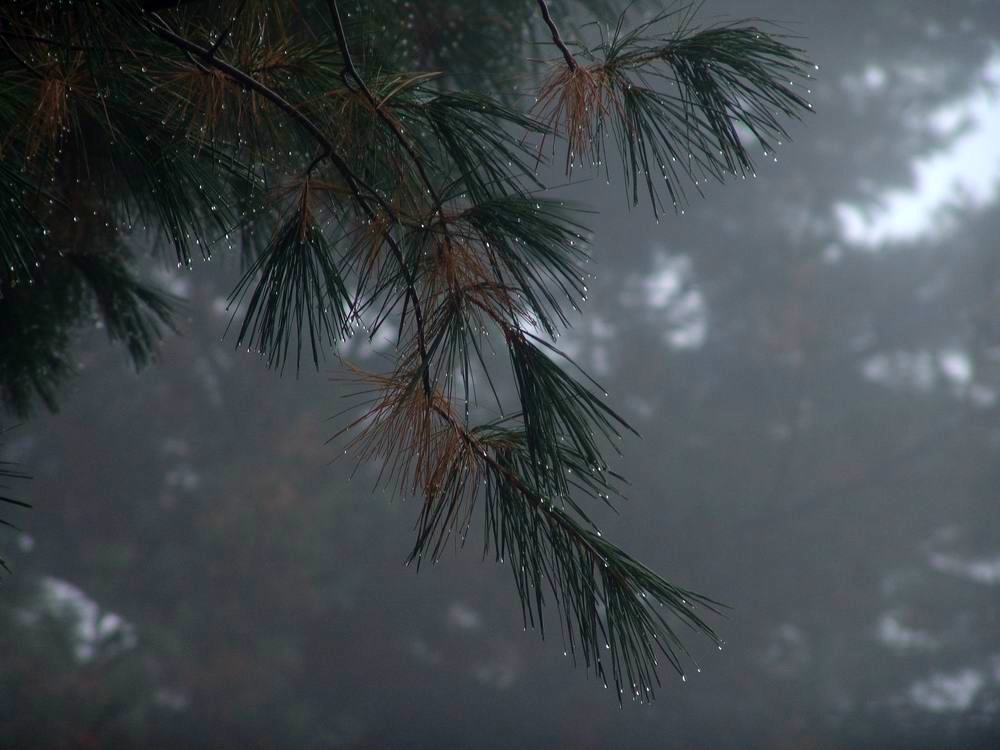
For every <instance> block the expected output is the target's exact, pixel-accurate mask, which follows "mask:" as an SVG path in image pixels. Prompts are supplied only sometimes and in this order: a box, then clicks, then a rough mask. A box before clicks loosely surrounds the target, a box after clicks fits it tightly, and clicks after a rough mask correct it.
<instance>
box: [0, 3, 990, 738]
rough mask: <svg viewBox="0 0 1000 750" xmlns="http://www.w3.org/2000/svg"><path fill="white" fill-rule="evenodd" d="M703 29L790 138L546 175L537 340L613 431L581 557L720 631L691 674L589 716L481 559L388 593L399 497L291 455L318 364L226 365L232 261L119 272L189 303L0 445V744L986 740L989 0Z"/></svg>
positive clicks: (310, 424)
mask: <svg viewBox="0 0 1000 750" xmlns="http://www.w3.org/2000/svg"><path fill="white" fill-rule="evenodd" d="M701 12H702V16H701V17H702V18H703V19H704V20H712V19H714V18H716V17H717V16H730V17H732V16H738V17H741V16H746V15H753V16H759V17H763V18H768V19H775V20H779V21H781V22H782V23H783V25H784V27H785V28H786V29H787V30H788V31H789V32H790V33H793V34H796V35H800V36H801V39H800V40H799V42H798V43H799V46H802V47H803V48H805V49H806V50H807V51H808V54H809V56H810V58H811V59H812V60H814V61H815V62H816V63H817V64H818V66H819V69H818V70H816V71H815V80H814V81H813V85H812V91H811V94H810V95H809V98H810V101H811V102H812V104H813V109H814V113H813V114H811V115H809V116H807V117H805V118H804V120H803V121H802V122H801V123H794V124H792V125H791V126H790V131H791V134H792V136H793V140H792V141H791V142H787V143H784V144H782V146H781V148H780V149H779V150H778V151H777V152H776V153H768V154H766V155H764V154H760V155H759V158H758V162H757V164H758V168H757V177H756V178H755V179H748V180H746V181H741V180H735V181H730V182H729V183H727V184H724V185H720V184H710V185H707V186H705V189H704V193H705V195H704V197H701V198H697V197H695V198H693V199H692V201H691V203H690V205H688V206H687V207H686V208H685V210H684V212H683V213H680V214H677V215H672V214H671V215H666V216H662V217H661V218H660V220H659V221H658V222H657V221H656V220H655V219H654V217H653V216H652V212H651V211H650V210H649V209H648V206H645V205H640V206H639V207H636V208H631V209H630V208H629V206H628V205H627V203H626V200H625V198H624V196H623V191H622V185H621V182H620V180H618V181H617V182H616V180H615V178H616V175H615V173H614V172H613V171H612V173H611V177H612V184H611V185H607V184H606V183H605V180H604V176H603V174H590V173H589V172H582V171H579V170H578V171H577V172H574V175H573V184H571V185H568V186H564V187H561V188H559V189H557V190H556V191H555V194H556V195H560V196H565V197H566V198H567V199H577V200H582V201H584V202H585V203H587V204H589V205H590V206H592V207H594V208H596V209H597V210H598V211H599V214H597V215H595V216H593V217H588V221H589V223H590V225H591V227H592V229H593V260H592V261H591V268H590V270H591V271H592V272H593V273H594V274H595V276H596V278H595V280H594V282H593V283H592V284H591V285H590V296H589V299H588V302H587V304H586V305H585V306H584V308H583V312H582V314H581V315H580V316H578V317H577V318H576V319H575V321H574V329H573V331H572V332H570V333H568V334H567V335H566V336H565V337H564V338H563V339H561V340H560V344H561V345H562V346H563V348H564V349H565V350H566V351H567V352H568V353H569V354H571V355H572V356H574V357H575V358H577V360H578V361H579V362H580V363H581V365H583V366H584V367H585V368H587V369H588V370H589V371H590V372H591V373H593V374H594V375H595V376H596V377H597V378H598V379H599V380H600V381H601V383H602V385H603V386H604V387H605V388H606V389H607V390H608V392H609V394H610V396H609V403H610V404H611V405H613V406H615V407H616V408H618V409H619V411H620V412H621V413H622V415H623V416H624V417H625V418H626V419H628V420H629V421H630V422H631V423H632V424H633V425H634V426H635V427H636V428H637V430H638V431H639V432H640V433H641V434H642V439H635V438H631V439H627V440H625V441H624V442H623V444H622V446H621V447H622V450H623V457H622V458H621V459H620V460H616V462H615V464H614V468H615V469H616V470H618V471H620V472H621V473H623V474H624V475H625V476H627V477H628V478H629V481H630V483H631V486H630V487H629V492H628V494H629V498H630V499H629V500H628V501H627V502H625V503H622V504H621V506H620V508H619V510H620V513H619V514H618V515H614V514H611V513H603V514H602V513H601V512H600V509H598V510H597V515H598V517H599V520H600V523H601V527H602V531H603V532H604V534H605V536H607V537H609V538H611V539H613V540H615V542H616V543H618V544H620V545H621V546H623V547H624V548H625V549H626V550H628V551H629V552H630V553H632V554H634V555H635V556H636V557H638V558H639V559H641V560H642V561H643V562H644V563H646V564H647V565H648V566H650V567H651V568H653V569H654V570H656V571H657V572H659V573H661V574H662V575H664V577H666V578H667V579H668V580H671V581H673V582H676V583H678V584H681V585H684V586H686V587H688V588H691V589H693V590H695V591H698V592H700V593H703V594H706V595H708V596H710V597H712V598H713V599H716V600H719V601H721V602H724V603H725V604H726V605H728V609H726V610H725V616H724V617H715V618H713V619H712V625H713V626H714V627H716V628H717V630H718V631H719V632H720V634H721V635H722V637H723V638H724V640H725V647H724V648H723V649H722V650H717V649H716V647H715V646H714V645H713V644H711V643H710V642H708V641H707V640H705V639H700V638H699V636H698V635H697V634H695V633H690V634H689V635H687V637H686V640H685V642H686V644H687V645H688V646H689V647H690V649H691V652H692V655H693V657H694V658H695V659H696V660H697V664H698V665H699V667H700V671H695V670H694V669H692V670H690V671H689V673H688V675H687V679H686V680H685V681H683V682H682V681H681V679H680V677H679V676H678V675H676V674H674V673H673V672H670V671H669V670H664V671H662V672H661V678H662V679H663V686H662V688H661V689H660V691H659V693H658V695H657V700H656V701H655V702H654V703H653V704H652V705H638V704H632V703H629V702H626V703H625V705H624V706H623V707H622V708H619V705H618V702H617V699H616V696H615V695H614V690H613V689H612V690H605V689H604V687H603V685H602V683H601V682H600V680H597V679H595V678H594V677H593V675H590V676H589V677H588V675H587V673H586V671H585V670H584V669H583V668H582V666H580V667H577V668H574V667H573V666H572V664H571V663H570V659H568V658H567V657H565V656H564V655H563V650H564V647H563V644H562V642H561V641H560V640H559V638H558V635H555V636H550V637H548V638H547V639H546V640H544V641H543V640H541V639H540V638H539V635H538V633H537V632H533V631H531V630H528V631H525V630H524V627H523V623H522V618H521V608H520V604H519V601H518V599H517V595H516V592H515V590H514V587H513V585H512V583H513V581H512V580H511V575H510V571H509V570H506V569H505V568H504V567H503V566H500V565H497V564H495V563H493V562H492V560H491V559H487V560H483V559H482V553H481V547H480V546H479V539H480V537H479V536H476V535H475V534H472V535H470V537H469V543H468V545H467V546H466V548H465V549H464V550H461V551H456V552H454V553H451V552H449V554H447V555H445V556H444V557H443V559H442V560H441V562H440V563H439V564H437V565H435V566H424V567H423V568H422V569H421V570H420V571H419V573H418V572H415V571H414V569H413V568H412V567H411V568H407V567H404V565H403V560H404V558H405V557H406V555H407V553H408V552H409V551H410V548H411V546H412V527H413V523H414V522H415V520H416V517H417V508H416V504H415V503H412V502H409V503H408V502H403V501H402V500H401V499H400V498H398V497H395V496H394V495H393V493H392V492H391V491H390V490H389V489H388V488H385V489H383V488H378V489H374V485H375V482H374V480H375V477H376V475H377V473H378V467H373V466H360V467H357V466H356V465H355V464H354V462H352V461H351V460H350V456H344V455H343V453H344V451H343V448H344V445H343V441H333V442H330V443H327V442H326V441H327V440H328V438H330V437H331V436H332V435H334V434H335V433H336V432H337V430H338V429H340V427H342V426H343V424H344V419H345V418H344V417H339V418H333V419H331V417H333V415H335V414H337V413H338V412H340V411H341V410H343V409H344V408H345V407H346V406H348V405H349V402H345V401H344V399H343V398H342V397H343V395H344V394H345V393H346V392H347V391H348V390H350V389H349V388H347V387H345V386H344V385H343V384H342V383H340V382H338V381H337V380H336V376H337V374H338V369H337V368H338V365H337V363H336V360H335V359H332V358H331V359H329V360H328V361H327V363H326V365H325V366H324V367H323V368H321V370H320V371H319V372H312V371H308V370H305V369H304V370H303V371H302V373H301V375H300V376H299V377H298V378H296V377H295V376H294V374H286V375H285V376H284V377H279V376H278V374H277V373H275V372H273V371H269V370H267V369H266V368H265V366H264V363H263V362H262V361H261V359H260V358H259V357H256V356H254V355H251V354H247V353H246V352H245V351H236V350H234V348H233V343H232V336H231V335H230V336H229V337H227V338H225V339H223V338H222V336H223V332H224V330H225V327H226V323H227V321H228V314H227V313H226V311H225V297H226V295H227V293H228V292H229V290H230V289H231V288H232V286H233V285H234V284H235V282H236V281H237V280H238V277H239V270H238V264H237V261H236V260H235V259H229V260H228V261H227V259H225V258H221V259H218V260H215V261H212V262H211V263H204V264H202V263H196V265H195V266H194V269H193V270H192V271H190V272H188V271H179V270H176V269H173V268H172V267H171V268H169V269H167V268H160V267H158V266H156V265H155V264H153V263H151V264H150V274H151V275H152V276H153V277H154V278H155V279H156V280H158V281H159V283H161V284H163V285H165V286H167V287H168V288H170V289H171V290H172V291H174V292H175V293H177V294H179V295H181V296H182V297H183V298H184V299H185V305H186V307H185V312H184V315H183V316H182V326H181V327H182V333H181V335H178V336H175V337H171V338H170V339H168V340H167V341H166V342H165V344H164V346H163V347H162V349H161V352H160V358H159V362H158V364H157V365H156V366H154V367H152V368H150V369H147V370H145V371H143V372H142V373H140V374H138V375H136V374H135V373H134V372H132V370H131V369H130V368H129V367H128V366H127V363H126V362H125V361H124V358H123V356H122V354H121V352H119V351H117V350H113V349H111V348H110V347H108V346H107V345H106V343H105V341H104V339H103V334H102V333H101V332H100V331H95V332H93V333H92V334H88V335H86V336H84V337H83V338H82V340H81V342H80V345H79V347H78V348H77V352H76V356H77V359H78V365H79V368H80V370H81V374H80V377H79V378H77V379H76V380H75V381H73V383H72V385H71V386H70V387H69V388H67V389H66V391H65V393H64V394H63V396H62V409H61V412H60V413H58V414H55V415H39V416H38V417H36V418H34V419H32V420H31V421H30V422H27V423H25V424H22V425H20V426H18V427H16V428H15V429H13V430H11V431H9V432H7V433H5V434H4V436H3V442H4V445H3V448H2V454H0V458H3V459H5V460H9V461H17V462H19V463H21V464H22V465H23V467H24V469H25V470H26V471H29V472H30V473H31V474H32V476H33V479H32V480H31V481H30V482H24V483H19V484H18V486H17V488H16V490H17V496H18V497H21V498H24V499H26V500H29V501H30V502H31V503H32V504H33V506H34V507H33V509H32V510H30V511H28V512H18V514H17V517H16V519H12V520H15V521H16V523H17V524H18V526H19V527H20V529H21V531H19V532H10V531H5V532H4V533H3V534H2V536H0V546H2V549H3V551H4V555H5V557H6V558H7V560H8V562H9V564H10V565H11V567H12V569H13V574H12V575H9V576H7V577H6V578H5V580H4V583H3V586H2V587H0V621H2V624H0V641H2V642H0V746H2V747H4V748H7V747H10V748H28V747H112V746H114V747H118V748H127V747H163V748H179V747H220V748H221V747H227V748H228V747H234V748H235V747H241V748H242V747H261V748H269V747H297V748H382V747H391V748H437V747H477V748H510V747H521V748H550V747H573V748H579V749H581V750H586V749H587V748H604V747H618V748H723V749H726V748H732V749H734V750H735V749H736V748H739V749H740V750H745V749H748V748H769V749H771V748H773V749H779V748H799V747H802V748H853V747H882V748H893V747H898V748H940V747H949V748H992V747H1000V510H998V497H1000V469H998V467H1000V460H998V459H1000V421H998V417H1000V403H998V397H1000V254H998V247H997V237H998V236H1000V211H998V205H1000V203H998V198H1000V196H998V189H1000V137H998V136H1000V7H998V6H996V5H995V4H994V3H991V2H975V1H974V0H965V1H964V2H958V1H956V2H951V3H940V2H913V1H909V0H908V1H906V2H904V1H903V0H899V1H898V2H890V1H887V0H880V1H878V2H858V1H854V0H852V1H850V2H843V3H801V2H791V1H790V0H753V2H751V1H750V0H746V1H745V2H735V0H730V1H729V2H723V1H722V0H711V2H709V3H708V4H706V6H705V7H704V8H703V9H702V11H701ZM554 181H555V182H563V181H564V180H561V179H559V178H558V177H557V178H556V179H555V180H554ZM391 346H392V341H391V340H390V338H389V336H388V335H387V334H386V335H384V336H382V337H381V338H380V339H377V340H376V341H374V342H372V343H368V342H366V341H352V342H350V343H348V344H347V345H346V347H345V350H344V354H345V355H346V356H347V357H349V358H353V359H355V360H357V361H360V362H364V363H369V364H371V365H372V366H377V365H379V364H380V363H381V362H382V361H383V360H380V356H382V355H381V352H385V351H387V350H388V348H389V347H391ZM6 423H9V420H7V421H6Z"/></svg>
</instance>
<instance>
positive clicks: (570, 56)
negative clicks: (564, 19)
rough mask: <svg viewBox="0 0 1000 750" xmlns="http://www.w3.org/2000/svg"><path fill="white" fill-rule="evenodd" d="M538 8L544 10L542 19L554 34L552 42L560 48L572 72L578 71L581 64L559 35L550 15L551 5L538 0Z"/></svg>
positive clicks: (543, 0)
mask: <svg viewBox="0 0 1000 750" xmlns="http://www.w3.org/2000/svg"><path fill="white" fill-rule="evenodd" d="M538 7H539V8H541V10H542V18H544V19H545V23H546V25H547V26H548V27H549V31H551V32H552V42H553V43H554V44H555V45H556V46H557V47H558V48H559V51H560V52H562V53H563V57H565V58H566V65H568V66H569V69H570V70H574V71H575V70H576V69H577V68H579V67H580V64H579V63H578V62H577V61H576V58H575V57H573V53H572V52H570V51H569V47H567V46H566V42H564V41H563V40H562V37H561V36H560V35H559V29H558V27H557V26H556V22H555V21H553V20H552V14H551V13H549V4H548V3H547V2H545V0H538Z"/></svg>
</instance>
